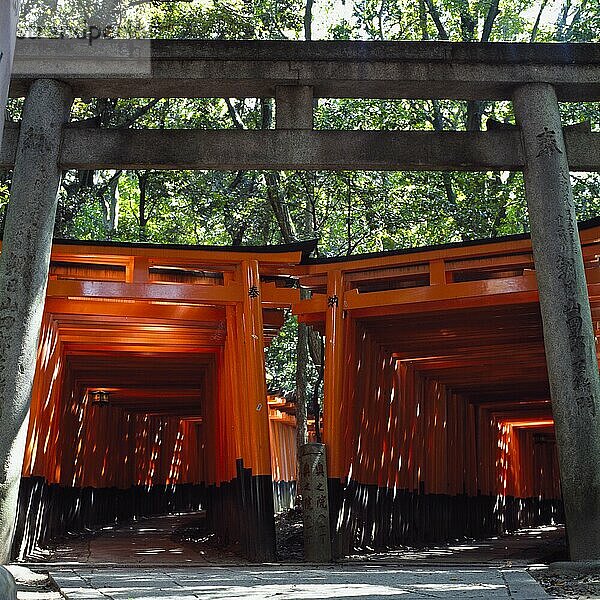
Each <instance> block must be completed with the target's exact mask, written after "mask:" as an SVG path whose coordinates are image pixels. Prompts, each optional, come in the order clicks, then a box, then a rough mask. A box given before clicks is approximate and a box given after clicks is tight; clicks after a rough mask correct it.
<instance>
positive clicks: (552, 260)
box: [513, 83, 600, 560]
mask: <svg viewBox="0 0 600 600" xmlns="http://www.w3.org/2000/svg"><path fill="white" fill-rule="evenodd" d="M513 107H514V111H515V118H516V121H517V123H518V125H519V127H520V130H521V138H522V142H523V150H524V154H525V165H526V166H525V170H524V175H525V189H526V196H527V206H528V210H529V223H530V228H531V244H532V248H533V257H534V262H535V273H536V280H537V285H538V291H539V299H540V311H541V314H542V323H543V333H544V346H545V354H546V365H547V369H548V381H549V384H550V396H551V399H552V413H553V416H554V422H555V429H556V439H557V444H558V456H559V463H560V472H561V473H560V475H561V485H562V495H563V500H564V506H565V516H566V525H567V533H568V537H569V552H570V556H571V559H572V560H588V559H598V558H599V557H600V460H599V458H598V457H599V456H600V418H599V416H598V403H599V397H600V380H599V376H598V362H597V357H596V349H595V340H594V327H593V322H592V315H591V311H590V302H589V297H588V289H587V285H586V277H585V267H584V263H583V258H582V252H581V244H580V240H579V232H578V230H577V221H576V216H575V204H574V200H573V191H572V189H571V180H570V175H569V163H568V161H567V155H566V152H567V149H566V146H565V141H564V137H563V131H562V124H561V119H560V111H559V106H558V101H557V97H556V92H555V90H554V88H553V87H552V86H551V85H549V84H543V83H536V84H533V83H532V84H527V85H523V86H521V87H519V88H518V89H516V90H515V92H514V95H513Z"/></svg>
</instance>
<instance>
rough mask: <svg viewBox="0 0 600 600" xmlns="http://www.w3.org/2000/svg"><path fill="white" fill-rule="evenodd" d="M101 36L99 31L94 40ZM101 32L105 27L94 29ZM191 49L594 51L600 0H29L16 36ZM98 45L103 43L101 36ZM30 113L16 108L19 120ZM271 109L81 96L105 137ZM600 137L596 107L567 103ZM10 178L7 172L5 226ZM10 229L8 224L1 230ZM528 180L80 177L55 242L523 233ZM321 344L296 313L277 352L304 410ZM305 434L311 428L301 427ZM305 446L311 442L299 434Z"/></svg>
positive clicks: (487, 107)
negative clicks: (200, 43)
mask: <svg viewBox="0 0 600 600" xmlns="http://www.w3.org/2000/svg"><path fill="white" fill-rule="evenodd" d="M91 28H92V29H91ZM94 28H95V29H94ZM90 31H93V35H94V36H96V35H100V36H107V37H115V38H134V37H135V38H180V39H190V38H199V39H290V40H314V39H332V40H390V41H392V40H415V41H416V40H451V41H464V42H473V41H483V42H486V41H514V42H527V43H532V42H598V41H600V2H597V0H191V1H162V2H161V1H156V0H23V2H22V8H21V18H20V23H19V35H21V36H24V37H61V36H64V37H84V36H86V35H88V36H90ZM90 41H91V40H90ZM21 107H22V101H19V100H12V101H11V102H10V103H9V106H8V109H7V112H8V118H9V119H10V120H18V119H19V115H20V111H21ZM274 110H275V108H274V103H273V100H272V99H270V98H246V99H237V98H229V99H210V98H209V99H179V98H177V99H150V100H148V99H117V98H113V99H91V100H90V99H77V100H76V102H75V104H74V108H73V112H72V119H73V120H86V119H88V120H90V122H92V123H94V124H95V125H97V126H102V127H129V128H139V127H145V128H196V129H232V128H239V129H271V128H273V127H274V116H275V115H274ZM561 111H562V114H563V122H564V123H565V124H570V123H578V122H581V121H586V120H588V121H590V123H591V126H592V129H593V130H598V129H599V125H600V105H599V104H598V103H588V104H571V103H569V104H562V105H561ZM488 119H494V120H496V121H500V122H513V123H514V118H513V115H512V108H511V104H510V103H507V102H480V101H471V102H460V101H436V100H433V101H431V100H429V101H422V100H357V99H319V100H317V101H315V128H316V129H337V130H340V129H345V130H356V129H364V130H379V129H385V130H401V129H420V130H427V129H429V130H446V129H447V130H468V131H478V130H481V129H484V128H485V127H486V122H487V120H488ZM571 177H572V183H573V187H574V197H575V202H576V209H577V214H578V218H579V219H587V218H591V217H594V216H597V215H600V176H599V175H598V174H595V173H572V174H571ZM9 189H10V173H0V224H1V223H3V214H4V211H5V208H6V205H7V203H8V197H9ZM0 226H1V225H0ZM527 229H528V222H527V210H526V203H525V196H524V188H523V181H522V175H521V173H517V172H484V173H449V172H447V173H446V172H445V173H435V172H362V171H360V172H359V171H353V172H350V171H349V172H333V171H318V172H308V171H286V172H266V171H236V172H217V171H152V170H145V171H126V170H119V171H70V172H67V173H65V174H64V177H63V181H62V184H61V188H60V196H59V209H58V216H57V221H56V227H55V237H58V238H75V239H80V240H113V241H130V242H152V243H178V244H218V245H263V244H278V243H290V242H294V241H299V240H306V239H317V240H318V252H319V254H320V255H322V256H339V255H351V254H357V253H363V252H373V251H382V250H392V249H398V248H408V247H415V246H422V245H431V244H439V243H446V242H456V241H462V240H471V239H480V238H493V237H497V236H501V235H506V234H512V233H522V232H525V231H527ZM322 356H323V352H322V340H320V338H319V336H318V334H315V333H314V332H312V331H310V330H308V329H307V328H306V327H305V326H303V325H300V326H299V325H298V323H297V322H296V319H295V318H294V317H292V316H291V315H288V318H287V320H286V324H285V326H284V327H283V329H282V331H281V333H280V335H279V336H278V337H277V338H276V339H275V340H274V342H273V343H272V345H271V347H270V348H269V349H268V351H267V354H266V362H267V379H268V387H269V389H270V390H272V391H275V390H278V391H280V392H282V393H287V394H288V395H290V396H295V397H296V398H297V400H298V407H299V409H300V412H301V413H304V410H303V408H304V407H306V403H307V399H308V400H309V404H310V405H315V406H316V404H317V399H318V398H319V396H320V394H321V380H322V363H323V359H322ZM301 429H302V428H301ZM300 435H302V436H304V435H305V433H303V432H302V431H301V432H300Z"/></svg>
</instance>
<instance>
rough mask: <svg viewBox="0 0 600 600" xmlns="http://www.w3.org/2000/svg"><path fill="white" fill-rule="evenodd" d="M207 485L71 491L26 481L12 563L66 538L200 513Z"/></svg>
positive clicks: (41, 481) (40, 481)
mask: <svg viewBox="0 0 600 600" xmlns="http://www.w3.org/2000/svg"><path fill="white" fill-rule="evenodd" d="M204 504H205V490H204V486H202V485H192V484H181V485H176V486H165V485H162V486H153V487H151V488H148V487H145V486H134V487H131V488H129V489H126V490H123V489H117V488H68V487H63V486H60V485H57V484H48V483H47V482H46V480H45V479H43V478H42V477H26V478H23V479H22V480H21V488H20V491H19V506H18V512H17V522H16V528H15V536H14V543H13V557H14V558H19V559H23V558H25V557H27V556H28V555H30V554H32V552H34V551H35V549H36V548H44V547H46V546H47V545H48V543H49V542H50V541H51V540H53V539H56V538H61V537H63V536H65V535H67V534H78V533H85V532H90V531H94V530H96V529H99V528H100V527H105V526H107V525H111V524H113V523H116V522H119V521H127V520H129V519H133V518H135V517H151V516H156V515H164V514H169V513H174V512H186V511H193V510H199V509H201V508H203V507H204Z"/></svg>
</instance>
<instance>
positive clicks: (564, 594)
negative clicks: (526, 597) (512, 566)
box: [529, 569, 600, 599]
mask: <svg viewBox="0 0 600 600" xmlns="http://www.w3.org/2000/svg"><path fill="white" fill-rule="evenodd" d="M529 572H530V574H531V575H532V576H533V577H535V579H537V581H538V582H539V584H540V585H541V586H542V587H543V588H544V589H545V590H546V592H547V593H548V594H549V595H550V596H551V597H553V598H577V599H579V598H597V599H600V570H598V573H595V574H590V573H585V574H583V573H582V574H576V573H560V574H556V573H550V572H549V571H548V570H547V569H539V570H537V569H530V571H529Z"/></svg>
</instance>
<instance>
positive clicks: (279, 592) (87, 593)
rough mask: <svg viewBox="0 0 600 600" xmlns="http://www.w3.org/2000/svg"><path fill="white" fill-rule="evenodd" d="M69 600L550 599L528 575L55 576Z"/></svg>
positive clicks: (291, 571)
mask: <svg viewBox="0 0 600 600" xmlns="http://www.w3.org/2000/svg"><path fill="white" fill-rule="evenodd" d="M52 577H53V578H54V580H55V581H56V582H57V583H58V584H59V586H60V588H61V591H62V592H63V594H65V595H66V597H67V598H69V599H70V600H107V599H111V600H129V599H133V598H136V599H142V598H144V599H148V600H150V599H152V600H159V599H160V600H163V599H164V600H175V599H176V600H199V599H201V600H221V599H223V600H224V599H227V600H232V599H243V600H264V599H266V598H274V599H276V600H277V599H281V600H300V599H302V600H307V599H315V600H316V599H328V598H340V599H344V598H345V599H350V598H360V599H362V600H376V599H391V598H403V599H404V598H406V599H407V600H408V599H412V598H429V599H431V598H447V599H450V598H480V599H483V600H487V599H489V600H491V599H492V598H493V599H494V600H496V599H498V598H513V599H522V600H525V599H527V600H538V599H540V600H541V599H543V598H546V599H547V598H548V596H547V595H546V594H545V593H544V592H543V590H542V588H541V587H540V586H539V585H538V584H537V583H536V582H535V581H534V580H533V579H532V578H531V577H530V576H529V575H528V574H527V573H526V572H525V570H524V569H497V568H490V567H487V568H473V567H471V568H468V567H467V568H457V567H454V568H433V569H425V568H411V569H397V568H390V567H383V566H381V565H379V566H372V567H371V566H363V567H360V566H358V565H352V566H332V567H327V568H314V567H303V566H301V565H294V566H260V567H252V568H248V567H246V566H243V567H203V568H193V569H192V568H180V569H173V568H155V569H147V568H144V569H139V568H138V569H116V568H112V569H93V568H90V567H86V568H73V569H60V570H57V571H52Z"/></svg>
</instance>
